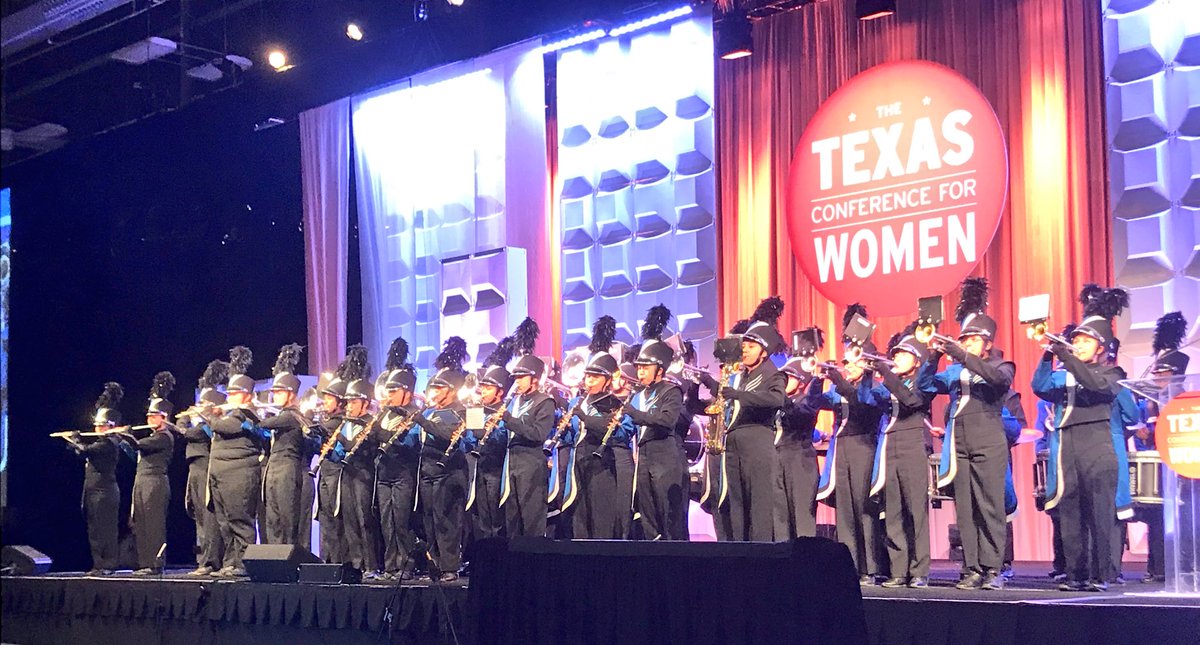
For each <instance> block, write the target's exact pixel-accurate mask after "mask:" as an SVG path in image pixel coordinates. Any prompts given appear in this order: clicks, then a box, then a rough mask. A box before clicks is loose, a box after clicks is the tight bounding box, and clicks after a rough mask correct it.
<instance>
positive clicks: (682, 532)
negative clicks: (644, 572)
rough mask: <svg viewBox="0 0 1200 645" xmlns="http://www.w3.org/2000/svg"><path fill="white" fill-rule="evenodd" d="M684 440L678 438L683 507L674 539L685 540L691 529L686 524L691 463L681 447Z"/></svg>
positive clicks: (688, 507)
mask: <svg viewBox="0 0 1200 645" xmlns="http://www.w3.org/2000/svg"><path fill="white" fill-rule="evenodd" d="M684 440H685V438H684V437H680V438H679V473H680V480H679V484H680V486H681V488H680V490H681V491H683V508H682V509H681V510H680V513H679V526H678V527H677V528H676V529H675V539H676V540H683V541H687V540H690V539H691V537H692V535H691V529H690V527H689V526H688V512H689V511H690V510H691V507H692V494H691V493H692V475H691V473H690V472H689V466H691V463H690V462H689V461H688V456H687V451H686V450H684V448H683V442H684Z"/></svg>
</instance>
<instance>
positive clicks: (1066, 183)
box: [717, 0, 1112, 560]
mask: <svg viewBox="0 0 1200 645" xmlns="http://www.w3.org/2000/svg"><path fill="white" fill-rule="evenodd" d="M897 5H898V10H897V13H896V15H894V16H891V17H887V18H882V19H878V20H873V21H868V22H860V21H859V20H857V19H856V17H855V13H854V0H828V1H822V2H817V3H815V4H813V5H809V6H806V7H803V8H801V9H799V10H796V11H792V12H789V13H786V14H781V15H778V16H774V17H771V18H767V19H764V20H761V21H759V22H757V23H756V24H755V26H754V46H755V48H754V55H753V56H751V57H749V58H744V59H741V60H736V61H718V66H717V94H718V108H717V118H718V121H717V132H718V139H719V141H720V153H719V154H720V156H719V166H718V167H719V168H721V177H720V187H721V254H722V257H721V269H722V275H721V279H722V284H723V289H722V293H723V296H722V303H721V305H722V324H723V325H724V326H725V327H728V326H729V325H730V324H732V322H733V321H735V320H737V319H739V318H744V317H746V316H747V315H749V314H750V312H751V311H752V310H753V308H754V306H755V304H757V302H758V301H759V299H761V298H763V297H765V296H768V295H771V294H780V295H782V296H783V298H784V299H785V300H786V302H787V307H788V308H787V312H786V314H785V316H784V318H783V320H782V321H781V328H783V329H784V330H785V331H786V330H789V329H796V328H798V327H801V326H807V325H810V324H817V325H820V326H822V327H824V328H825V330H826V332H827V333H829V332H833V331H834V330H835V329H836V328H837V327H838V326H839V325H840V317H841V311H840V310H836V309H835V308H834V307H833V306H832V305H831V304H830V303H829V302H828V301H827V300H826V299H824V298H823V297H822V296H821V295H820V294H818V293H817V291H816V290H815V289H814V288H813V287H812V285H811V283H810V282H809V281H808V279H807V278H806V277H805V276H804V275H803V274H802V273H801V272H800V271H799V270H798V268H797V265H796V263H795V261H794V259H793V256H792V252H791V248H790V244H789V242H788V237H787V234H786V225H785V223H784V222H783V221H782V219H781V218H782V217H783V215H784V212H785V209H784V205H785V203H786V202H785V200H786V197H787V186H786V180H787V172H788V166H789V164H790V162H791V157H792V153H793V151H794V148H795V145H796V142H797V141H798V140H799V138H800V135H801V133H802V132H803V130H804V127H805V125H806V124H807V123H808V121H809V120H810V119H811V118H812V116H813V115H814V114H815V113H816V111H817V108H818V107H819V106H820V105H821V103H822V102H823V101H824V100H825V99H826V98H828V97H829V95H830V94H832V93H833V92H834V90H836V89H837V88H838V87H839V86H840V85H842V84H843V83H844V82H846V81H847V80H849V79H850V78H851V77H852V76H854V75H855V74H857V73H859V72H861V71H863V70H866V69H867V68H869V67H872V66H874V65H878V64H880V63H884V62H888V61H893V60H903V59H923V60H930V61H934V62H937V63H941V64H943V65H946V66H948V67H951V68H953V69H955V70H957V71H958V72H960V73H962V74H963V75H964V76H966V77H967V78H968V79H970V80H971V81H972V82H973V83H975V85H976V86H978V87H979V89H980V90H981V91H982V92H983V94H984V95H985V96H987V97H988V99H989V100H990V101H991V103H992V105H993V107H994V108H995V110H996V113H997V115H998V116H999V119H1000V123H1001V125H1002V127H1003V128H1004V131H1005V136H1006V139H1007V142H1008V146H1009V164H1010V183H1009V195H1008V205H1007V206H1006V208H1005V213H1004V217H1003V219H1002V222H1001V225H1000V229H999V231H998V232H997V234H996V237H995V239H994V241H993V242H992V245H991V248H990V249H989V250H988V252H987V254H986V255H985V256H984V258H983V260H982V262H981V263H980V265H979V267H978V269H977V270H976V273H977V274H978V275H983V276H986V277H987V278H988V280H989V281H990V283H991V285H992V297H991V313H992V314H993V316H994V317H995V318H996V319H997V320H998V321H1000V323H1001V330H1000V336H999V342H998V347H1000V348H1003V349H1004V350H1005V352H1006V353H1007V355H1008V356H1010V357H1012V358H1013V359H1014V360H1015V361H1016V363H1017V386H1018V388H1019V391H1021V392H1022V395H1023V399H1024V402H1025V409H1026V413H1027V414H1028V415H1030V423H1033V413H1034V412H1035V411H1036V410H1035V407H1034V400H1033V395H1032V394H1031V393H1030V391H1029V378H1030V377H1031V375H1032V373H1033V369H1034V366H1035V363H1036V361H1037V359H1038V357H1039V355H1040V351H1039V350H1038V349H1037V348H1036V347H1035V345H1034V344H1033V343H1032V342H1030V341H1029V340H1027V339H1026V338H1025V330H1024V329H1021V328H1019V325H1018V324H1017V322H1016V303H1017V300H1018V298H1019V297H1021V296H1024V295H1032V294H1037V293H1047V292H1049V293H1051V294H1053V297H1052V300H1053V308H1054V309H1053V313H1054V319H1053V321H1052V325H1054V326H1058V325H1061V324H1063V323H1065V322H1066V321H1068V320H1074V319H1076V318H1077V317H1078V315H1079V311H1078V309H1079V308H1078V306H1077V305H1076V304H1075V303H1074V300H1075V295H1076V294H1077V292H1078V290H1079V287H1080V285H1081V284H1083V283H1084V282H1089V281H1094V282H1099V283H1102V284H1107V283H1109V281H1110V280H1111V278H1112V265H1111V261H1110V253H1111V252H1110V248H1111V244H1110V228H1111V227H1110V221H1109V210H1108V204H1107V194H1106V187H1105V186H1106V182H1105V177H1107V172H1106V169H1105V147H1104V141H1105V136H1104V119H1103V110H1102V99H1103V96H1102V87H1103V69H1102V52H1101V43H1100V9H1099V3H1097V2H1078V1H1076V0H970V1H969V2H963V1H962V0H899V1H898V2H897ZM929 295H935V294H929ZM942 295H944V296H946V297H947V301H946V304H947V310H948V311H949V310H951V308H952V307H953V305H954V303H955V302H956V301H957V295H956V294H942ZM913 312H914V314H915V312H916V303H915V302H914V303H913ZM876 322H877V323H878V324H879V332H878V333H879V337H878V338H877V339H876V341H877V342H878V343H881V344H882V343H883V342H885V341H886V339H887V338H888V337H889V336H890V335H891V334H892V333H894V332H895V331H897V330H898V329H900V328H901V327H902V326H903V325H904V324H905V323H906V322H908V321H907V320H905V319H903V318H884V319H880V320H877V321H876ZM946 327H947V328H949V327H953V324H952V323H950V324H948V325H946ZM943 331H951V332H952V331H954V330H953V329H944V330H943ZM839 336H840V334H839V335H838V336H835V335H833V334H832V333H829V337H831V338H837V337H839ZM1033 458H1034V457H1033V448H1032V446H1031V445H1023V446H1019V447H1018V448H1017V449H1016V450H1015V451H1014V464H1013V468H1014V474H1015V476H1016V479H1017V491H1018V495H1019V498H1020V502H1021V505H1022V508H1021V511H1020V513H1019V515H1018V517H1017V519H1016V523H1015V526H1014V531H1015V545H1016V557H1017V559H1018V560H1049V559H1050V556H1051V551H1050V523H1049V521H1048V519H1047V518H1046V516H1045V515H1044V514H1042V513H1039V512H1037V511H1036V510H1035V509H1034V506H1033V503H1032V497H1031V495H1032V482H1031V463H1032V461H1033ZM952 521H953V511H952V506H950V505H948V506H947V507H946V509H943V510H940V511H935V513H934V530H933V536H934V555H935V557H945V556H946V552H947V545H946V530H945V525H946V524H948V523H950V522H952Z"/></svg>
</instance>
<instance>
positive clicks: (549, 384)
mask: <svg viewBox="0 0 1200 645" xmlns="http://www.w3.org/2000/svg"><path fill="white" fill-rule="evenodd" d="M541 383H542V391H543V392H546V390H548V389H549V390H558V391H559V393H561V394H563V395H565V396H568V397H569V396H571V395H572V394H573V393H574V390H573V389H571V388H570V387H567V386H566V385H563V384H562V383H559V382H558V381H556V380H554V379H552V378H550V377H548V376H547V377H544V378H542V380H541ZM546 393H547V394H549V392H546Z"/></svg>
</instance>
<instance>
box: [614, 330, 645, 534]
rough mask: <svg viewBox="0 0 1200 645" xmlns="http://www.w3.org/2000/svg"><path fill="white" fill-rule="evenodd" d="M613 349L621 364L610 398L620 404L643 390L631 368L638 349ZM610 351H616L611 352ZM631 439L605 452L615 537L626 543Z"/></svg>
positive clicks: (630, 502)
mask: <svg viewBox="0 0 1200 645" xmlns="http://www.w3.org/2000/svg"><path fill="white" fill-rule="evenodd" d="M614 347H615V348H616V347H619V348H620V354H621V364H620V365H618V366H617V371H615V372H613V380H612V394H613V396H615V397H617V398H618V399H621V400H622V401H632V400H633V396H634V395H635V394H637V393H638V392H640V391H642V390H643V389H645V386H644V385H642V382H641V381H639V380H638V377H637V366H636V365H634V364H633V362H634V361H635V360H637V355H638V351H639V350H640V349H641V348H640V347H639V346H637V345H624V344H622V343H619V342H618V343H616V344H615V345H614ZM614 351H617V350H616V349H614ZM635 434H636V428H635ZM635 440H636V436H635V437H631V438H630V441H629V442H628V443H627V444H618V443H616V442H613V445H611V446H609V448H610V449H611V450H612V452H613V461H614V462H615V465H616V474H617V511H618V516H617V521H618V523H619V525H620V530H619V531H618V532H617V534H618V535H619V536H620V537H619V538H618V539H622V540H625V539H629V537H630V536H631V535H632V534H631V531H632V530H633V522H634V498H633V490H634V479H635V478H636V476H637V475H636V470H637V465H636V463H635V462H636V460H635V459H634V450H633V448H634V441H635Z"/></svg>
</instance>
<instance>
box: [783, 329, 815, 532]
mask: <svg viewBox="0 0 1200 645" xmlns="http://www.w3.org/2000/svg"><path fill="white" fill-rule="evenodd" d="M823 346H824V339H823V334H822V333H821V330H819V329H817V328H816V327H812V328H809V329H805V330H802V331H800V332H797V333H796V335H795V340H794V341H793V350H794V351H795V352H796V354H797V355H796V356H793V357H792V358H790V359H788V362H787V363H785V364H784V365H783V367H781V368H780V371H781V372H783V373H784V375H786V376H787V378H788V384H787V386H786V389H785V394H787V400H786V401H785V402H784V404H783V407H782V408H780V409H779V415H778V417H777V418H776V421H775V424H776V432H775V450H776V453H777V454H778V455H779V473H778V474H777V476H776V478H775V479H776V481H777V482H778V485H777V489H778V490H777V492H776V493H775V539H776V540H777V541H778V540H790V539H792V538H797V537H813V536H815V535H816V534H817V482H818V480H819V479H820V472H819V470H818V468H817V450H816V448H815V447H814V446H813V435H814V432H816V427H817V414H818V413H819V412H820V410H819V409H817V408H814V407H813V406H811V405H809V403H808V400H807V397H805V391H806V390H807V389H808V384H809V381H811V380H812V374H811V372H810V370H807V369H805V367H806V365H807V364H810V363H811V362H812V361H814V360H815V359H814V357H815V356H816V353H817V352H818V351H820V350H821V348H822V347H823ZM793 381H795V385H793V384H792V382H793Z"/></svg>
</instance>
